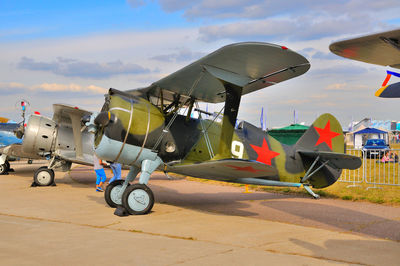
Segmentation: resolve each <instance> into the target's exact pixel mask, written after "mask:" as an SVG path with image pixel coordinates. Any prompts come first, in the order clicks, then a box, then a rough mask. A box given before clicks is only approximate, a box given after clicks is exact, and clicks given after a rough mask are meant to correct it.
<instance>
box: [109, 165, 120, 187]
mask: <svg viewBox="0 0 400 266" xmlns="http://www.w3.org/2000/svg"><path fill="white" fill-rule="evenodd" d="M110 167H111V169H112V171H113V174H114V176H113V177H112V178H111V179H110V181H109V182H110V183H111V182H113V181H115V180H119V179H121V164H119V163H112V164H110Z"/></svg>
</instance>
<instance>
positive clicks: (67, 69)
mask: <svg viewBox="0 0 400 266" xmlns="http://www.w3.org/2000/svg"><path fill="white" fill-rule="evenodd" d="M18 68H20V69H27V70H32V71H46V72H51V73H54V74H57V75H61V76H65V77H80V78H95V79H103V78H109V77H111V76H115V75H120V74H147V73H150V72H151V71H150V70H149V69H147V68H143V67H141V66H139V65H136V64H124V63H123V62H121V61H119V60H118V61H113V62H108V63H90V62H85V61H80V60H77V59H70V58H63V57H57V59H56V60H55V61H52V62H40V61H36V60H35V59H32V58H28V57H25V56H24V57H22V58H21V59H20V61H19V62H18Z"/></svg>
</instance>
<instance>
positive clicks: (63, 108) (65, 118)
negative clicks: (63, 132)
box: [53, 104, 92, 159]
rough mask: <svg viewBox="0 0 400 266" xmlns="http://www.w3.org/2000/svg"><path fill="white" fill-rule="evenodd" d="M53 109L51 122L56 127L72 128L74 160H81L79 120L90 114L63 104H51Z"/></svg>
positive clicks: (81, 146)
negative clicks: (52, 121) (54, 123)
mask: <svg viewBox="0 0 400 266" xmlns="http://www.w3.org/2000/svg"><path fill="white" fill-rule="evenodd" d="M53 109H54V114H53V120H54V122H56V123H57V125H59V126H60V125H66V126H68V127H72V131H73V134H74V143H75V149H76V153H75V154H76V158H77V159H83V145H82V131H81V128H82V126H81V119H82V116H84V115H91V114H92V112H89V111H86V110H83V109H79V108H78V107H73V106H70V105H65V104H53Z"/></svg>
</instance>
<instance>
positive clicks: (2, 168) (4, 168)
mask: <svg viewBox="0 0 400 266" xmlns="http://www.w3.org/2000/svg"><path fill="white" fill-rule="evenodd" d="M7 172H8V167H7V165H6V164H5V163H3V164H0V175H4V174H6V173H7Z"/></svg>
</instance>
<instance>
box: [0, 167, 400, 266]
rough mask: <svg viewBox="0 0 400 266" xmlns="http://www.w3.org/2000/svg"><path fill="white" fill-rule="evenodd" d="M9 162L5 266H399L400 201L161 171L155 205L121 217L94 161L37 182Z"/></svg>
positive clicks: (4, 187) (0, 188) (1, 226)
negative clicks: (100, 185)
mask: <svg viewBox="0 0 400 266" xmlns="http://www.w3.org/2000/svg"><path fill="white" fill-rule="evenodd" d="M11 165H12V167H13V168H14V169H15V172H14V173H10V175H2V176H0V199H1V200H0V236H1V237H0V262H1V264H3V265H39V264H40V265H54V264H57V265H69V264H78V263H79V264H89V265H92V264H100V265H109V264H133V265H138V264H140V265H176V264H179V265H205V264H207V265H221V264H223V265H225V264H229V265H243V264H245V265H266V264H268V265H302V264H304V265H321V264H322V265H325V264H360V265H399V264H400V242H398V241H399V240H400V235H399V232H400V230H399V229H400V208H398V207H389V206H382V205H377V204H370V203H360V202H348V201H341V200H330V199H321V200H313V199H310V198H302V197H299V196H288V195H280V194H275V193H266V192H255V193H251V194H243V193H242V192H243V188H238V187H231V186H222V185H215V184H210V183H200V182H194V181H187V180H181V179H178V180H167V179H166V178H165V177H164V176H163V175H162V174H159V173H157V174H154V175H153V177H152V179H151V180H150V184H149V186H150V187H151V189H152V190H153V192H154V194H155V198H156V204H155V205H154V208H153V211H152V212H151V213H150V214H148V215H143V216H129V217H117V216H114V215H113V212H114V210H113V209H111V208H109V207H107V206H106V203H105V201H104V198H103V193H98V192H95V189H94V182H95V175H94V174H93V173H92V171H91V169H90V167H89V168H88V167H83V166H75V167H74V169H73V170H72V171H71V172H70V173H61V172H57V173H56V183H57V186H56V187H30V184H31V183H32V175H33V171H34V170H35V169H36V168H38V167H39V166H40V164H32V165H28V164H25V163H22V162H16V163H14V162H12V163H11ZM107 174H108V176H111V173H110V172H109V171H108V172H107ZM385 238H386V239H385Z"/></svg>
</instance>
